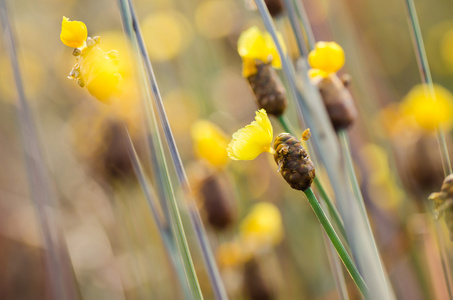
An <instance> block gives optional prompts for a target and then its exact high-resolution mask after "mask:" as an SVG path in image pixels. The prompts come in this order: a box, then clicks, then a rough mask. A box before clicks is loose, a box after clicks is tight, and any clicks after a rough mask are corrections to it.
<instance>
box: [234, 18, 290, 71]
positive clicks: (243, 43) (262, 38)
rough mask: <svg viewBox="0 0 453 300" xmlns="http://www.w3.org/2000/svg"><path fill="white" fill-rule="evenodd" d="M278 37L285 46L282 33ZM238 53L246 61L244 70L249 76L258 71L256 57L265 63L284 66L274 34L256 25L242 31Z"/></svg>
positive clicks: (277, 66) (278, 67)
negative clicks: (262, 30)
mask: <svg viewBox="0 0 453 300" xmlns="http://www.w3.org/2000/svg"><path fill="white" fill-rule="evenodd" d="M278 38H279V40H281V45H282V46H283V45H284V43H283V38H282V37H281V36H280V35H279V37H278ZM238 53H239V55H240V56H241V57H242V60H243V63H244V65H243V70H242V75H243V76H244V77H249V76H251V75H253V74H255V73H256V71H257V70H256V67H255V59H258V60H260V61H262V62H264V63H271V64H272V66H273V67H274V68H277V69H280V68H281V67H282V62H281V60H280V56H279V55H278V51H277V47H276V46H275V43H274V41H273V40H272V36H271V35H270V34H269V33H268V32H261V30H259V29H258V27H256V26H253V27H250V28H249V29H247V30H245V31H243V32H242V33H241V35H240V36H239V40H238Z"/></svg>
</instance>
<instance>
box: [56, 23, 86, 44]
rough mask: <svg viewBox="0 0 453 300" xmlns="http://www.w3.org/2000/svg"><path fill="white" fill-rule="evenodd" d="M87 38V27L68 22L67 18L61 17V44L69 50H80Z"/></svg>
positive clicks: (82, 24)
mask: <svg viewBox="0 0 453 300" xmlns="http://www.w3.org/2000/svg"><path fill="white" fill-rule="evenodd" d="M87 37H88V31H87V27H86V25H85V24H84V23H83V22H80V21H69V18H66V17H63V22H62V23H61V33H60V39H61V41H62V42H63V44H65V45H66V46H68V47H71V48H80V47H82V46H83V45H85V41H86V39H87Z"/></svg>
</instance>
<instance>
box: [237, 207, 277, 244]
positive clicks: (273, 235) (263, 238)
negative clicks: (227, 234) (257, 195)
mask: <svg viewBox="0 0 453 300" xmlns="http://www.w3.org/2000/svg"><path fill="white" fill-rule="evenodd" d="M240 237H241V241H242V242H243V243H244V244H243V245H244V247H245V248H246V249H248V250H250V251H251V252H252V253H253V252H256V251H257V250H259V249H261V248H265V247H272V246H275V245H277V244H278V243H280V242H281V240H282V239H283V226H282V217H281V215H280V211H279V210H278V208H277V207H276V206H275V205H273V204H271V203H267V202H262V203H258V204H256V205H255V206H253V209H252V211H251V212H250V213H249V214H248V215H247V216H246V217H245V219H244V220H243V221H242V222H241V225H240Z"/></svg>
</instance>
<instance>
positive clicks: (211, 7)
mask: <svg viewBox="0 0 453 300" xmlns="http://www.w3.org/2000/svg"><path fill="white" fill-rule="evenodd" d="M238 12H239V10H238V3H237V2H236V1H232V0H208V1H203V2H200V4H199V5H198V7H197V9H196V11H195V24H196V26H197V29H198V31H199V32H200V34H201V35H203V36H204V37H207V38H221V37H225V36H227V35H229V34H230V33H231V32H232V31H233V30H234V27H235V25H236V23H237V18H238Z"/></svg>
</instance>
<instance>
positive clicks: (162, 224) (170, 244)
mask: <svg viewBox="0 0 453 300" xmlns="http://www.w3.org/2000/svg"><path fill="white" fill-rule="evenodd" d="M124 130H125V132H126V136H127V138H126V146H127V150H128V153H129V158H130V159H131V162H132V166H133V168H134V172H135V175H136V176H137V179H138V181H139V183H140V186H141V188H142V191H143V193H144V194H145V198H146V200H147V202H148V205H149V208H150V210H151V213H152V215H153V217H154V220H155V222H156V226H157V229H158V231H159V233H160V236H161V238H162V241H163V242H164V246H165V248H166V249H167V252H168V253H169V254H170V259H171V262H172V265H173V267H174V269H175V271H176V274H177V276H178V280H179V283H180V284H181V287H182V288H183V291H184V296H185V298H186V299H193V297H192V291H191V290H192V289H191V286H190V285H189V282H188V278H190V276H186V274H185V270H194V266H193V263H192V260H191V257H190V255H189V257H188V259H182V262H183V263H185V264H186V265H185V266H184V268H181V267H182V265H181V261H180V260H178V252H177V251H179V249H178V248H177V245H176V243H175V237H174V235H173V231H172V229H171V227H170V226H169V224H168V223H167V222H168V220H162V216H161V215H160V214H159V211H158V208H157V206H156V202H157V199H156V193H155V191H154V189H153V187H152V186H151V185H150V183H149V180H148V178H147V176H146V174H145V171H144V170H143V167H142V164H141V163H140V159H139V157H138V155H137V152H136V151H135V147H134V144H133V143H132V140H131V137H130V134H129V131H128V130H127V127H126V126H125V127H124ZM189 254H190V253H189Z"/></svg>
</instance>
